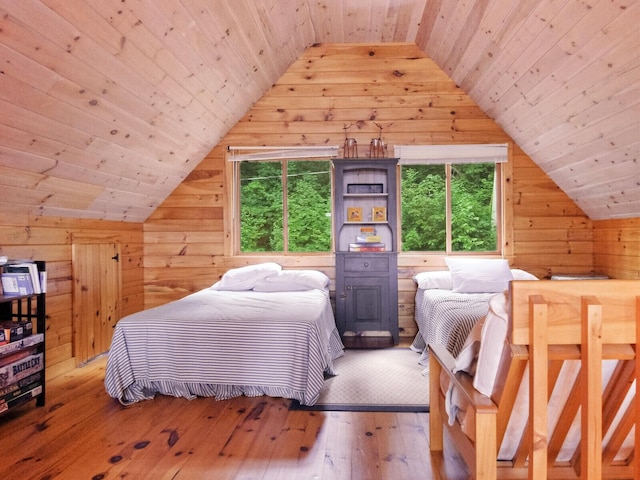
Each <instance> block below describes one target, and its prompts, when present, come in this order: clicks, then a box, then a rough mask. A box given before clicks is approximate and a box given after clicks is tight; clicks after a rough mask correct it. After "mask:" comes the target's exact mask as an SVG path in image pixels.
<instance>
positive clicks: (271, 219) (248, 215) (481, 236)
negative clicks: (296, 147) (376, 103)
mask: <svg viewBox="0 0 640 480" xmlns="http://www.w3.org/2000/svg"><path fill="white" fill-rule="evenodd" d="M239 169H240V186H239V189H240V198H239V200H240V206H239V207H240V208H239V211H240V251H241V252H242V253H259V252H294V253H305V252H330V251H331V163H330V162H329V161H317V160H304V161H303V160H287V161H275V162H268V161H264V162H257V161H256V162H241V163H240V165H239ZM496 172H497V167H496V165H495V164H493V163H487V164H477V163H470V164H454V165H403V166H402V167H401V187H400V199H401V209H402V224H401V229H400V230H401V236H402V251H405V252H409V251H430V252H495V251H496V250H497V249H498V245H497V239H498V235H497V231H498V227H499V225H500V221H501V220H500V217H499V212H498V210H497V204H496V192H497V191H498V190H497V189H496V179H497V178H498V177H497V176H496ZM285 192H286V195H285ZM447 201H448V202H449V204H450V206H451V207H450V209H448V208H447Z"/></svg>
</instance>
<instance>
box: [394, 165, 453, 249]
mask: <svg viewBox="0 0 640 480" xmlns="http://www.w3.org/2000/svg"><path fill="white" fill-rule="evenodd" d="M400 190H401V205H402V228H401V230H402V250H403V251H405V252H407V251H445V250H446V242H447V231H446V174H445V166H444V165H411V166H403V167H402V184H401V188H400Z"/></svg>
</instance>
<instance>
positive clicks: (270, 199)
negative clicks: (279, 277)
mask: <svg viewBox="0 0 640 480" xmlns="http://www.w3.org/2000/svg"><path fill="white" fill-rule="evenodd" d="M282 219H283V208H282V164H281V163H280V162H242V163H241V164H240V251H241V252H271V251H282V250H283V247H284V240H283V235H282Z"/></svg>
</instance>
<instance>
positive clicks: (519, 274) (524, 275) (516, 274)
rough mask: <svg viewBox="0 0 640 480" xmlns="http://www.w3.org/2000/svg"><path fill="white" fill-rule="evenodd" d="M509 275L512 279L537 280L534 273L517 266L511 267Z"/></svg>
mask: <svg viewBox="0 0 640 480" xmlns="http://www.w3.org/2000/svg"><path fill="white" fill-rule="evenodd" d="M511 275H513V279H514V280H538V277H536V276H535V275H533V274H531V273H529V272H527V271H525V270H520V269H519V268H512V269H511Z"/></svg>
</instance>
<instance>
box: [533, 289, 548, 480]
mask: <svg viewBox="0 0 640 480" xmlns="http://www.w3.org/2000/svg"><path fill="white" fill-rule="evenodd" d="M547 310H548V308H547V303H546V302H545V300H544V298H543V297H542V296H541V295H531V296H530V297H529V349H530V352H531V353H530V360H529V425H530V426H531V428H530V429H529V432H530V444H529V479H530V480H540V479H545V478H547V448H548V436H547V401H548V393H547V391H548V372H547V369H548V364H549V349H548V339H547V313H548V312H547Z"/></svg>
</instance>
